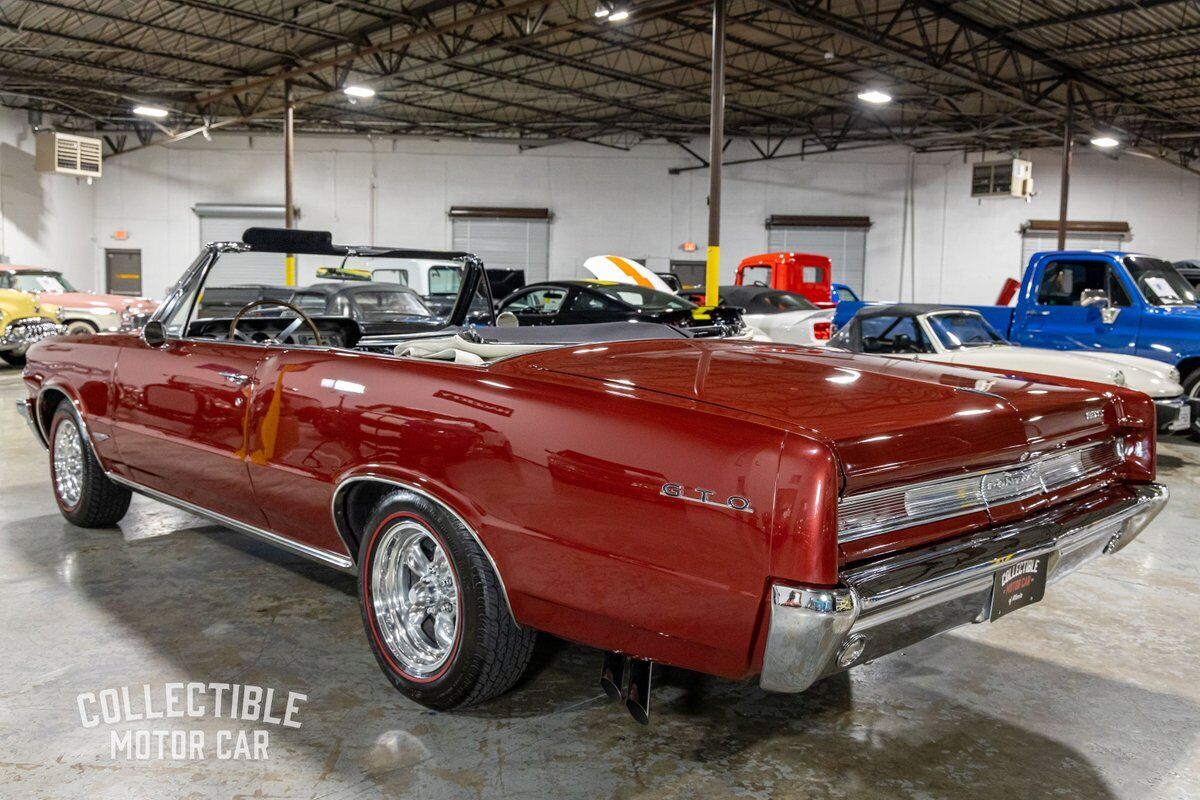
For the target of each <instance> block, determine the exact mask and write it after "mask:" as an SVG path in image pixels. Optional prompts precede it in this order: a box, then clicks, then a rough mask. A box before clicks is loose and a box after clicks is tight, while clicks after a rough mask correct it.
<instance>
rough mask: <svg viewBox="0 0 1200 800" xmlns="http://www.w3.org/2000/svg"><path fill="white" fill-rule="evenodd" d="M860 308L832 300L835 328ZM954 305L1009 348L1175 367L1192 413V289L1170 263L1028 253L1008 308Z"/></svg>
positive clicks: (1197, 381) (1196, 337) (1199, 361)
mask: <svg viewBox="0 0 1200 800" xmlns="http://www.w3.org/2000/svg"><path fill="white" fill-rule="evenodd" d="M863 305H866V304H865V303H862V302H842V303H839V304H838V307H837V316H836V317H835V318H834V324H835V325H836V326H837V327H841V326H843V325H845V324H846V322H848V321H849V320H850V318H851V317H853V316H854V314H855V313H857V312H858V310H859V309H860V308H862V307H863ZM955 307H956V308H972V309H974V310H976V311H978V312H980V313H981V314H983V316H984V317H985V318H986V319H987V321H988V322H990V323H991V325H992V327H994V328H995V329H996V330H997V331H999V332H1000V333H1001V334H1003V335H1005V336H1006V337H1007V338H1008V340H1009V341H1011V342H1015V343H1016V344H1022V345H1026V346H1028V347H1044V348H1048V349H1052V350H1091V351H1093V352H1095V351H1104V352H1109V353H1123V354H1125V355H1131V356H1143V357H1145V358H1153V359H1156V360H1158V361H1163V362H1166V363H1167V364H1171V365H1173V366H1174V367H1175V368H1176V369H1178V370H1179V374H1180V379H1181V382H1182V384H1183V388H1184V392H1185V393H1186V394H1187V396H1188V398H1189V399H1190V400H1191V403H1192V406H1193V408H1194V409H1195V408H1196V407H1197V404H1198V403H1200V307H1197V290H1196V288H1195V287H1193V286H1192V284H1191V283H1189V282H1188V281H1187V280H1185V279H1184V278H1183V276H1181V275H1180V274H1179V273H1178V272H1177V271H1176V270H1175V267H1174V266H1172V265H1171V262H1169V261H1164V260H1163V259H1161V258H1155V257H1153V256H1147V255H1141V254H1138V253H1120V252H1114V251H1101V250H1066V251H1051V252H1042V253H1034V254H1033V256H1032V258H1030V259H1029V266H1028V267H1027V268H1026V270H1025V276H1024V278H1023V279H1022V282H1021V289H1020V292H1019V293H1018V294H1017V300H1016V305H1015V306H955ZM1193 418H1195V417H1193Z"/></svg>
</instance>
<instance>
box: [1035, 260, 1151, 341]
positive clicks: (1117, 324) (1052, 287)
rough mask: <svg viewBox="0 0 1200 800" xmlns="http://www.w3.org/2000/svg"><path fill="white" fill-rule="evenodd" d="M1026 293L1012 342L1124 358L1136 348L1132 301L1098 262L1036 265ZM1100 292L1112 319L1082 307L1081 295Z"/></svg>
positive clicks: (1119, 278)
mask: <svg viewBox="0 0 1200 800" xmlns="http://www.w3.org/2000/svg"><path fill="white" fill-rule="evenodd" d="M1036 268H1037V269H1038V273H1037V274H1036V275H1035V280H1034V281H1033V284H1032V285H1031V286H1030V287H1029V289H1027V291H1028V292H1029V296H1027V297H1026V303H1025V304H1024V311H1023V312H1022V311H1018V312H1017V313H1019V314H1023V318H1022V319H1021V320H1019V324H1018V325H1014V328H1015V330H1014V337H1013V338H1014V339H1015V340H1016V341H1017V342H1018V343H1020V344H1025V345H1029V346H1031V347H1046V348H1052V349H1057V350H1077V349H1078V350H1104V351H1107V352H1116V353H1130V354H1132V353H1133V352H1134V350H1135V349H1136V347H1137V337H1138V327H1139V317H1140V311H1141V309H1140V307H1138V306H1137V305H1135V300H1134V298H1136V297H1138V295H1137V294H1136V293H1135V292H1134V291H1133V289H1132V287H1130V286H1128V285H1127V284H1126V282H1125V279H1124V276H1123V275H1122V274H1121V273H1120V272H1118V271H1117V270H1116V269H1114V267H1113V265H1112V263H1111V262H1110V261H1109V259H1108V258H1106V257H1104V256H1099V255H1098V256H1094V257H1093V256H1086V255H1083V256H1070V257H1065V258H1050V259H1047V260H1046V261H1044V262H1042V263H1041V264H1039V265H1038V266H1037V267H1036ZM1089 289H1091V290H1096V289H1100V290H1103V291H1104V292H1105V294H1106V295H1107V296H1108V300H1109V306H1110V308H1111V310H1112V311H1114V312H1116V313H1115V314H1112V313H1109V314H1107V315H1106V314H1104V313H1102V312H1101V308H1100V307H1099V306H1097V305H1084V304H1083V299H1084V297H1083V293H1084V292H1085V291H1086V290H1089Z"/></svg>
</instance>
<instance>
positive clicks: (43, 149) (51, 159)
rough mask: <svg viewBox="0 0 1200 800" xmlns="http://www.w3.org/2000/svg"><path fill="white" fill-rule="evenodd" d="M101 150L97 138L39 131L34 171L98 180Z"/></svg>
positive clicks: (100, 144) (101, 164)
mask: <svg viewBox="0 0 1200 800" xmlns="http://www.w3.org/2000/svg"><path fill="white" fill-rule="evenodd" d="M103 148H104V145H103V143H102V142H101V141H100V140H99V139H93V138H91V137H90V136H75V135H74V134H71V133H58V132H56V131H40V132H39V133H38V135H37V157H36V158H35V160H34V169H36V170H37V171H38V172H57V173H58V174H59V175H78V176H81V177H84V178H99V177H100V172H101V168H102V166H103V162H104V158H103V155H104V150H103Z"/></svg>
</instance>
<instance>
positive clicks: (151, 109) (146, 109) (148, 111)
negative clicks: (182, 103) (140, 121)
mask: <svg viewBox="0 0 1200 800" xmlns="http://www.w3.org/2000/svg"><path fill="white" fill-rule="evenodd" d="M133 113H135V114H137V115H138V116H139V117H154V118H155V119H162V118H163V117H165V116H167V115H168V114H170V113H171V112H170V111H167V110H166V109H165V108H159V107H158V106H134V107H133Z"/></svg>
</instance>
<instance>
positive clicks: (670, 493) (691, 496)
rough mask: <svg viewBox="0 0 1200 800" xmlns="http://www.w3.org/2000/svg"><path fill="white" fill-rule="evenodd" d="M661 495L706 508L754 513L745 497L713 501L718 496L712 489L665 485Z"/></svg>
mask: <svg viewBox="0 0 1200 800" xmlns="http://www.w3.org/2000/svg"><path fill="white" fill-rule="evenodd" d="M659 494H661V495H663V496H664V497H675V498H678V499H680V500H686V501H688V502H689V503H699V504H701V505H705V506H716V507H717V508H730V509H733V510H734V511H747V512H750V511H753V510H754V509H753V508H751V507H750V501H749V500H747V499H746V498H745V497H740V496H739V495H736V494H732V495H730V496H729V497H727V498H725V499H724V500H717V499H713V495H715V494H716V492H714V491H713V490H712V489H689V488H688V487H686V486H681V485H680V484H678V483H664V484H663V487H662V491H660V492H659Z"/></svg>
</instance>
